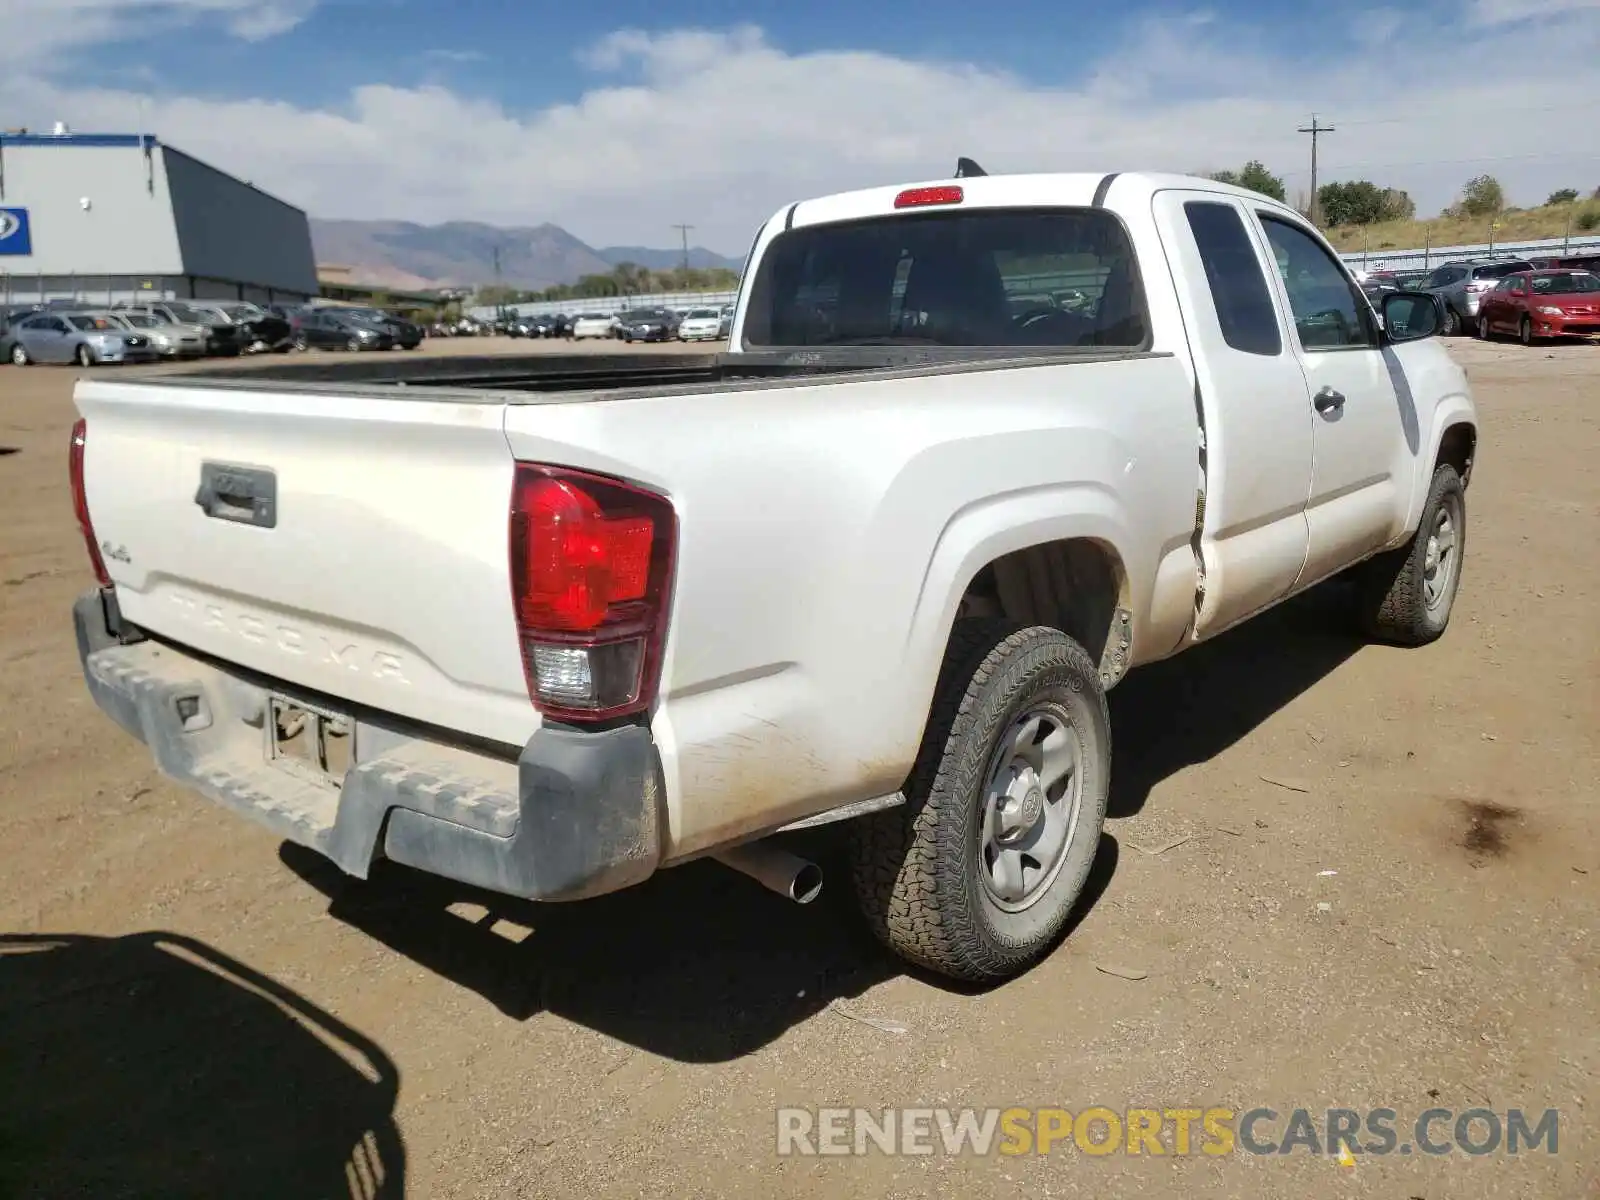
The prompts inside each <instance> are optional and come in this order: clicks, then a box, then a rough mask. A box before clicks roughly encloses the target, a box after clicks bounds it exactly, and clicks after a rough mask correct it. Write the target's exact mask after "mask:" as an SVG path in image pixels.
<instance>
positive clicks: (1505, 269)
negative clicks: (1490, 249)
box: [1472, 262, 1533, 279]
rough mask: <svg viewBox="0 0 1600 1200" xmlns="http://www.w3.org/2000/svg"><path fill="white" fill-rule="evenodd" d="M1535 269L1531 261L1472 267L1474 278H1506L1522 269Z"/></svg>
mask: <svg viewBox="0 0 1600 1200" xmlns="http://www.w3.org/2000/svg"><path fill="white" fill-rule="evenodd" d="M1531 270H1533V264H1532V263H1529V262H1508V263H1487V264H1485V265H1484V266H1481V267H1473V268H1472V277H1473V278H1474V279H1504V278H1505V277H1506V276H1507V275H1515V274H1517V273H1519V272H1521V271H1531Z"/></svg>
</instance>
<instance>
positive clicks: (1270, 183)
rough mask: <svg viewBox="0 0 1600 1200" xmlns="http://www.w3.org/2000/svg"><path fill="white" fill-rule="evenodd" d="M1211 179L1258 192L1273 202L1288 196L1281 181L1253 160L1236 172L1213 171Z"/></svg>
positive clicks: (1264, 166)
mask: <svg viewBox="0 0 1600 1200" xmlns="http://www.w3.org/2000/svg"><path fill="white" fill-rule="evenodd" d="M1211 178H1212V179H1215V180H1216V181H1217V182H1218V183H1231V184H1233V185H1234V186H1235V187H1242V188H1248V189H1249V190H1250V191H1252V192H1260V193H1261V194H1262V195H1263V196H1270V197H1271V198H1272V199H1274V200H1282V199H1283V198H1284V196H1286V195H1287V194H1288V193H1287V191H1286V190H1285V188H1284V186H1283V180H1281V179H1279V178H1278V177H1277V176H1276V175H1274V174H1273V173H1272V172H1271V171H1269V170H1267V168H1266V165H1265V164H1264V163H1262V162H1260V161H1259V160H1257V159H1254V158H1252V159H1251V160H1250V161H1249V162H1247V163H1245V165H1244V166H1242V167H1240V168H1239V169H1238V170H1237V171H1213V172H1212V173H1211Z"/></svg>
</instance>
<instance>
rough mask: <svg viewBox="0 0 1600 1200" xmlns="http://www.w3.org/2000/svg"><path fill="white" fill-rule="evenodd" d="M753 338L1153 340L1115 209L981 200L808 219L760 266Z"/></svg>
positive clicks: (1060, 343)
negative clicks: (958, 206) (980, 205)
mask: <svg viewBox="0 0 1600 1200" xmlns="http://www.w3.org/2000/svg"><path fill="white" fill-rule="evenodd" d="M743 332H744V338H743V342H744V345H745V346H746V347H750V348H765V347H787V346H852V345H854V346H863V345H901V344H904V345H935V346H1035V347H1059V348H1084V349H1092V348H1112V347H1120V348H1127V349H1135V348H1137V349H1143V348H1145V347H1146V346H1147V345H1148V344H1149V342H1148V339H1149V319H1148V316H1147V314H1146V309H1145V301H1144V293H1143V289H1142V288H1141V286H1140V281H1139V272H1138V265H1137V263H1136V262H1135V259H1134V254H1133V247H1132V245H1131V244H1130V242H1129V240H1128V235H1127V232H1126V231H1125V230H1124V229H1123V227H1122V223H1121V222H1120V221H1119V220H1118V219H1117V217H1116V216H1114V215H1113V214H1112V213H1110V212H1107V211H1105V210H1104V209H1091V208H1052V209H999V208H997V209H971V210H967V211H964V212H958V211H950V210H944V211H939V212H928V213H916V214H898V215H895V216H890V217H871V218H866V219H862V220H857V221H842V222H836V223H832V224H827V225H816V226H803V227H801V228H799V229H793V230H789V231H787V232H785V233H782V234H780V235H779V236H778V237H776V238H774V239H773V241H772V243H771V244H770V245H769V246H768V248H767V250H766V253H765V254H764V255H763V256H762V258H761V261H760V263H759V264H758V266H757V269H756V278H755V280H754V282H753V284H752V286H751V289H750V301H749V304H748V305H747V307H746V311H745V318H744V327H743Z"/></svg>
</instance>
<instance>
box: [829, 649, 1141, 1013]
mask: <svg viewBox="0 0 1600 1200" xmlns="http://www.w3.org/2000/svg"><path fill="white" fill-rule="evenodd" d="M1110 772H1111V726H1110V721H1109V718H1108V716H1107V712H1106V703H1105V694H1104V692H1103V690H1102V688H1101V685H1100V676H1099V672H1098V671H1097V670H1096V669H1095V665H1094V663H1093V661H1092V660H1091V659H1090V658H1089V656H1088V654H1086V653H1085V652H1084V650H1083V648H1082V647H1081V646H1079V645H1078V644H1077V643H1076V642H1074V641H1073V640H1072V639H1071V638H1069V637H1067V635H1066V634H1064V633H1062V632H1061V631H1060V630H1057V629H1049V628H1046V627H1043V626H1033V627H1028V628H1020V627H1018V626H1017V625H1016V624H1014V623H1012V622H1009V621H997V620H978V621H963V622H961V623H960V624H958V625H957V627H956V631H955V633H954V634H953V635H952V637H951V640H950V647H949V650H948V651H947V653H946V657H945V663H944V668H943V670H942V671H941V673H940V680H939V687H938V691H937V693H936V694H935V697H934V702H933V708H932V712H931V715H930V717H929V721H928V727H927V730H926V732H925V733H924V735H923V742H922V748H921V750H920V751H919V752H918V756H917V762H916V765H915V767H914V768H913V769H912V774H911V779H910V781H909V782H908V784H907V788H906V804H905V805H903V806H901V807H898V808H893V809H889V810H887V811H885V812H881V813H875V814H873V815H872V816H869V817H864V818H861V819H860V820H858V821H856V822H854V823H853V825H854V828H853V831H852V832H853V845H852V859H853V874H854V877H855V884H856V891H857V896H858V898H859V900H860V903H861V907H862V911H863V913H864V914H865V916H866V918H867V921H868V923H869V924H870V925H871V926H872V928H873V931H874V932H875V933H876V934H877V936H878V937H879V939H880V940H881V941H883V942H884V943H885V944H886V945H887V946H888V947H889V948H890V949H892V950H894V951H895V952H896V953H898V954H900V955H902V956H903V957H905V958H907V959H909V960H911V961H912V962H914V963H918V964H920V965H922V966H925V967H928V968H930V969H932V970H935V971H939V972H941V973H942V974H945V975H949V976H952V977H954V978H957V979H964V980H970V981H975V982H992V981H996V980H1000V979H1005V978H1007V977H1009V976H1012V975H1015V974H1017V973H1019V972H1020V971H1022V970H1024V969H1025V968H1027V967H1029V966H1031V965H1032V964H1033V963H1034V962H1036V961H1038V959H1040V958H1041V957H1042V956H1043V955H1044V954H1045V953H1046V952H1047V951H1048V950H1049V949H1050V947H1051V945H1052V944H1053V943H1054V941H1055V939H1056V937H1057V936H1058V935H1059V934H1060V932H1061V930H1062V928H1063V926H1064V925H1065V924H1066V921H1067V918H1068V916H1069V915H1070V914H1071V912H1072V908H1073V905H1074V904H1075V903H1076V902H1077V899H1078V896H1079V895H1080V894H1081V892H1082V891H1083V885H1084V882H1085V880H1086V879H1087V878H1088V874H1089V867H1090V864H1091V863H1092V862H1093V861H1094V856H1095V852H1096V850H1097V849H1098V847H1099V842H1100V829H1101V825H1102V824H1103V823H1104V820H1105V809H1106V797H1107V792H1108V785H1109V782H1110Z"/></svg>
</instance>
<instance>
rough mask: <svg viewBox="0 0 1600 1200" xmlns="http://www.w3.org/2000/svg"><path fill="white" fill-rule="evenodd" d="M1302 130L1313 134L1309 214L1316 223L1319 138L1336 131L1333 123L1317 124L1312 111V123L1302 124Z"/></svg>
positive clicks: (1313, 222)
mask: <svg viewBox="0 0 1600 1200" xmlns="http://www.w3.org/2000/svg"><path fill="white" fill-rule="evenodd" d="M1300 132H1301V133H1309V134H1310V135H1311V212H1310V213H1309V214H1308V215H1309V216H1310V217H1311V223H1312V224H1313V225H1315V224H1316V223H1317V139H1318V138H1319V137H1321V136H1322V135H1323V134H1325V133H1332V132H1334V129H1333V126H1332V125H1319V124H1317V114H1316V113H1312V114H1311V124H1310V125H1302V126H1301V127H1300Z"/></svg>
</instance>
